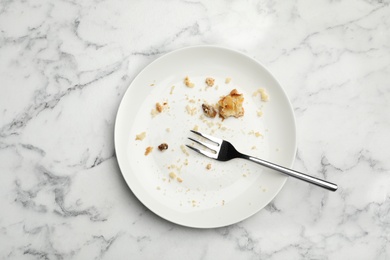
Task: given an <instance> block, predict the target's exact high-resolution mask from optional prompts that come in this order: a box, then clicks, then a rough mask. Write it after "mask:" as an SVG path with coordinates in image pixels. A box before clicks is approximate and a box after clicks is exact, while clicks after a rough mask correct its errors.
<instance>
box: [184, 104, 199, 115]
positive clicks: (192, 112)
mask: <svg viewBox="0 0 390 260" xmlns="http://www.w3.org/2000/svg"><path fill="white" fill-rule="evenodd" d="M186 110H187V113H188V114H189V115H191V116H193V115H195V114H196V112H197V109H196V107H190V106H189V105H187V106H186Z"/></svg>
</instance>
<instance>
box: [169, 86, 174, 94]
mask: <svg viewBox="0 0 390 260" xmlns="http://www.w3.org/2000/svg"><path fill="white" fill-rule="evenodd" d="M174 89H175V86H172V87H171V91H170V92H169V94H170V95H172V94H173V90H174Z"/></svg>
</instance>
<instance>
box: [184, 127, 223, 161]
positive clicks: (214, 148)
mask: <svg viewBox="0 0 390 260" xmlns="http://www.w3.org/2000/svg"><path fill="white" fill-rule="evenodd" d="M191 132H193V133H194V134H197V135H199V136H201V137H203V138H205V139H207V140H209V141H211V142H213V143H215V144H216V145H212V144H208V143H205V142H201V141H199V140H195V139H193V138H191V137H188V139H190V140H191V141H193V142H195V143H197V144H199V145H202V146H204V147H206V148H208V149H209V150H211V151H212V152H209V151H206V150H200V149H198V148H195V147H193V146H191V145H186V146H187V147H188V148H190V149H192V150H194V151H195V152H198V153H200V154H203V155H205V156H207V157H210V158H213V159H216V158H217V157H218V150H219V146H220V143H221V141H220V140H219V139H218V138H215V137H212V136H210V135H207V134H202V133H199V132H197V131H194V130H191Z"/></svg>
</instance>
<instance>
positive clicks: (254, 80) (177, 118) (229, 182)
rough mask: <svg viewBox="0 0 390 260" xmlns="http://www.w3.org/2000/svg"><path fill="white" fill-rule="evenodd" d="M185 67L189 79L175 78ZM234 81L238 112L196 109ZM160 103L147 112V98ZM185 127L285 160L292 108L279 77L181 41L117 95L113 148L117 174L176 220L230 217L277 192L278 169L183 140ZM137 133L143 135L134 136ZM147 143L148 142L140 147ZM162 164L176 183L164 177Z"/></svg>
mask: <svg viewBox="0 0 390 260" xmlns="http://www.w3.org/2000/svg"><path fill="white" fill-rule="evenodd" d="M186 76H188V77H189V78H190V80H191V81H192V82H193V83H194V84H195V86H194V87H193V88H188V87H186V86H185V84H184V82H183V81H184V78H185V77H186ZM206 77H212V78H214V79H215V85H214V86H213V87H207V86H206V84H205V78H206ZM226 78H231V81H230V83H226V81H225V80H226ZM234 88H236V89H237V90H238V92H239V93H243V95H244V98H245V101H244V108H245V115H244V116H243V117H241V118H228V119H226V120H224V121H222V120H221V119H220V118H218V117H217V118H214V119H209V118H206V117H204V116H202V114H203V111H202V109H201V104H202V103H204V102H206V103H209V104H215V103H217V102H218V100H219V98H220V97H221V96H223V95H227V94H229V92H230V91H231V90H232V89H234ZM259 88H264V89H265V90H266V92H267V93H268V95H269V97H270V98H269V101H268V102H264V101H262V100H261V98H260V96H259V95H256V96H254V95H253V93H255V92H256V91H257V90H258V89H259ZM164 102H165V103H167V105H166V107H165V109H164V111H163V112H161V113H158V114H157V115H155V116H153V115H152V114H153V113H152V112H151V111H152V110H153V109H154V108H155V106H156V103H160V104H163V103H164ZM260 112H261V113H262V115H261V116H259V114H261V113H260ZM194 128H197V129H198V130H199V131H200V132H204V133H207V134H212V135H214V136H217V137H220V138H224V139H226V140H229V141H231V142H232V143H233V144H234V145H235V146H236V148H237V149H238V150H239V151H241V152H243V153H247V154H250V155H252V156H256V157H259V158H263V159H265V160H269V161H271V162H275V163H278V164H280V165H283V166H286V167H291V166H292V163H293V160H294V157H295V153H296V136H295V121H294V115H293V111H292V108H291V105H290V103H289V101H288V99H287V96H286V94H285V92H284V91H283V89H282V87H281V86H280V84H279V83H278V82H277V80H276V79H275V78H274V77H273V76H272V75H271V74H270V72H268V71H267V70H266V69H265V68H264V67H263V66H262V65H261V64H260V63H258V62H257V61H255V60H254V59H252V58H249V57H248V56H246V55H244V54H241V53H238V52H236V51H233V50H229V49H225V48H221V47H215V46H196V47H189V48H184V49H180V50H177V51H173V52H171V53H168V54H166V55H164V56H163V57H161V58H159V59H157V60H155V61H154V62H152V63H151V64H150V65H148V66H147V67H146V68H145V69H144V70H143V71H142V72H141V73H139V75H138V76H137V77H136V78H135V79H134V81H133V82H132V83H131V85H130V86H129V88H128V90H127V91H126V94H125V95H124V97H123V99H122V102H121V104H120V107H119V110H118V114H117V119H116V124H115V149H116V155H117V159H118V162H119V166H120V169H121V171H122V174H123V176H124V179H125V180H126V182H127V184H128V185H129V187H130V188H131V190H132V191H133V193H134V194H135V195H136V196H137V198H138V199H139V200H140V201H141V202H142V203H143V204H144V205H145V206H146V207H148V208H149V209H150V210H151V211H153V212H154V213H156V214H157V215H159V216H161V217H162V218H165V219H167V220H169V221H171V222H174V223H177V224H180V225H184V226H189V227H196V228H213V227H221V226H226V225H230V224H233V223H237V222H239V221H241V220H244V219H246V218H248V217H249V216H251V215H253V214H255V213H256V212H258V211H259V210H260V209H262V208H263V207H264V206H266V205H267V204H268V203H269V202H270V201H271V200H272V199H273V198H274V197H275V196H276V195H277V194H278V192H279V191H280V189H281V188H282V187H283V185H284V183H285V181H286V179H287V177H285V176H284V175H281V174H279V173H277V172H273V171H271V170H268V169H266V168H264V167H262V166H259V165H257V164H254V163H251V162H248V161H244V160H241V159H235V160H231V161H229V162H218V161H215V160H212V159H209V158H206V157H204V156H201V155H199V154H197V153H195V152H193V151H191V150H189V149H183V145H185V144H191V142H190V141H189V140H188V139H187V137H189V136H192V137H195V136H194V134H192V133H190V129H194ZM143 132H145V134H146V136H145V138H144V139H143V140H136V135H138V134H141V133H143ZM161 143H167V144H168V146H169V148H168V150H166V151H163V152H161V151H159V150H158V149H157V146H158V145H160V144H161ZM148 146H150V147H153V150H152V152H151V153H150V154H149V155H147V156H146V155H145V149H146V148H147V147H148ZM208 164H210V166H211V168H210V169H206V167H207V165H208ZM171 172H172V173H174V174H175V175H176V176H177V177H179V178H180V179H181V180H182V182H179V181H178V179H177V178H173V179H172V178H170V176H169V174H170V173H171Z"/></svg>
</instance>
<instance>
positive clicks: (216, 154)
mask: <svg viewBox="0 0 390 260" xmlns="http://www.w3.org/2000/svg"><path fill="white" fill-rule="evenodd" d="M190 131H191V132H193V133H194V134H197V135H199V136H201V137H203V138H205V139H207V140H209V141H211V142H213V143H214V144H213V145H212V144H209V143H205V142H201V141H199V140H196V139H193V138H191V137H188V139H190V140H191V141H193V142H195V143H197V144H200V145H202V146H204V147H206V148H208V149H209V150H211V152H209V151H206V150H199V149H197V148H195V147H193V146H190V145H186V146H187V147H188V148H190V149H191V150H194V151H196V152H198V153H200V154H202V155H204V156H207V157H209V158H212V159H215V160H218V161H222V162H226V161H229V160H231V159H234V158H241V159H247V160H249V161H252V162H255V163H258V164H260V165H262V166H265V167H267V168H270V169H272V170H275V171H278V172H281V173H284V174H286V175H288V176H291V177H294V178H297V179H300V180H303V181H306V182H308V183H311V184H314V185H317V186H319V187H321V188H324V189H327V190H330V191H336V190H337V184H334V183H331V182H327V181H325V180H321V179H318V178H315V177H313V176H310V175H307V174H304V173H301V172H297V171H294V170H291V169H288V168H286V167H283V166H280V165H277V164H275V163H271V162H268V161H265V160H262V159H259V158H256V157H253V156H249V155H246V154H243V153H240V152H239V151H237V150H236V148H234V146H233V145H232V144H231V143H229V142H228V141H225V140H223V139H220V138H217V137H213V136H211V135H207V134H202V133H199V132H197V131H194V130H190Z"/></svg>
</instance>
